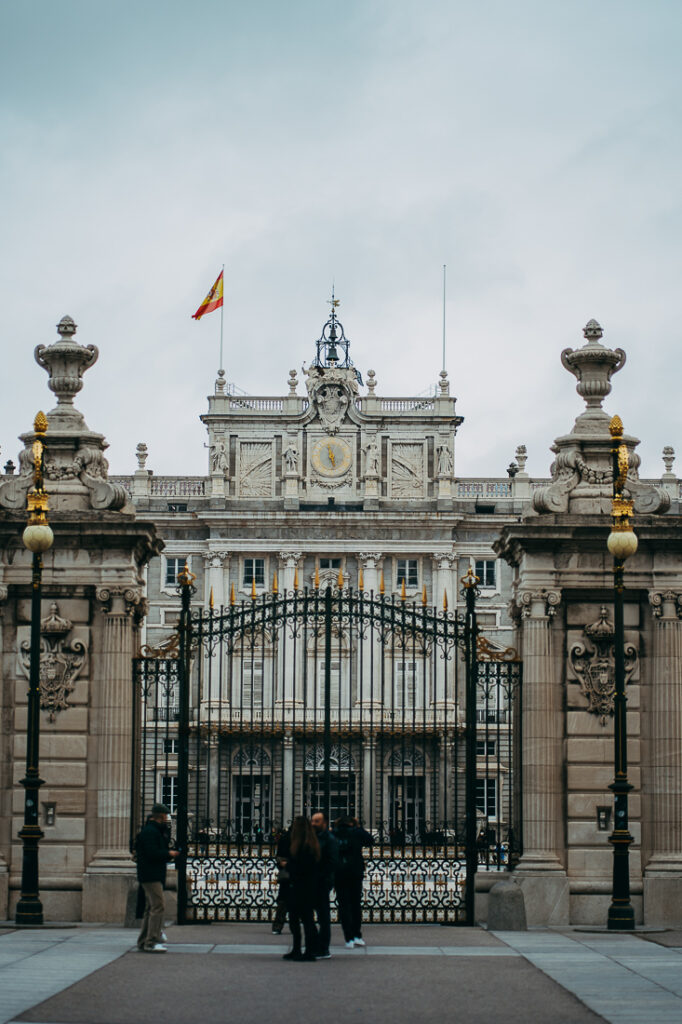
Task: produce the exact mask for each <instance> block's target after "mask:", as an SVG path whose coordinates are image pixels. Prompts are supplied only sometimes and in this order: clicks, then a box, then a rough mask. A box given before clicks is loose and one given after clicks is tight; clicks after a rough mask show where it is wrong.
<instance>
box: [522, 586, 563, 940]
mask: <svg viewBox="0 0 682 1024" xmlns="http://www.w3.org/2000/svg"><path fill="white" fill-rule="evenodd" d="M560 600H561V594H560V592H559V591H557V590H546V589H544V588H543V589H539V590H537V591H524V592H522V593H521V594H520V595H518V596H517V602H518V603H519V604H520V606H521V612H522V619H521V627H522V645H523V857H522V859H521V861H520V862H519V866H518V868H517V877H518V880H519V882H520V883H521V885H522V887H523V891H524V896H525V900H526V916H527V919H528V924H532V925H562V924H568V917H569V889H568V879H567V876H566V871H565V868H564V865H563V862H562V859H561V854H562V852H563V847H564V838H563V820H564V809H563V755H562V737H563V728H562V719H563V702H562V690H561V677H560V674H559V672H558V671H557V662H556V658H555V656H554V651H553V644H552V618H553V616H554V613H555V611H556V608H557V605H558V604H559V602H560Z"/></svg>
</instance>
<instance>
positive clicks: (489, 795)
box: [476, 779, 497, 818]
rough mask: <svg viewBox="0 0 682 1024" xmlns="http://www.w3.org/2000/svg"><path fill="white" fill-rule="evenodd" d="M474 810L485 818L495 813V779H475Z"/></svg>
mask: <svg viewBox="0 0 682 1024" xmlns="http://www.w3.org/2000/svg"><path fill="white" fill-rule="evenodd" d="M476 810H477V812H478V813H479V814H482V815H483V816H484V817H486V818H494V817H496V815H497V779H476Z"/></svg>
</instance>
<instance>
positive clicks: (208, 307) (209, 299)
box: [192, 270, 223, 320]
mask: <svg viewBox="0 0 682 1024" xmlns="http://www.w3.org/2000/svg"><path fill="white" fill-rule="evenodd" d="M222 304H223V271H222V270H221V271H220V273H219V274H218V279H217V281H216V283H215V284H214V285H213V287H212V288H211V290H210V292H209V293H208V295H207V296H206V298H205V299H204V301H203V302H202V303H201V305H200V306H199V308H198V310H197V311H196V313H192V319H193V320H201V318H202V316H203V315H204V313H212V312H213V310H214V309H220V307H221V306H222Z"/></svg>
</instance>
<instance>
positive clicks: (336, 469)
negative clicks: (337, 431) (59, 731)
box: [310, 437, 353, 477]
mask: <svg viewBox="0 0 682 1024" xmlns="http://www.w3.org/2000/svg"><path fill="white" fill-rule="evenodd" d="M310 461H311V462H312V464H313V466H314V467H315V469H316V470H317V472H318V473H319V474H320V476H327V477H334V476H343V475H344V473H347V472H348V470H349V469H350V467H351V463H352V461H353V456H352V453H351V449H350V445H349V444H348V443H347V442H346V441H344V440H343V439H342V438H340V437H321V438H320V439H319V441H316V442H315V444H314V445H313V448H312V451H311V453H310Z"/></svg>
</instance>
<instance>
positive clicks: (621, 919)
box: [606, 903, 635, 932]
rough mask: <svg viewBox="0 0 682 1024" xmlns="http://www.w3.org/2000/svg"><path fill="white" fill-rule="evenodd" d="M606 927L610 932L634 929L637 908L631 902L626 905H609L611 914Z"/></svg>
mask: <svg viewBox="0 0 682 1024" xmlns="http://www.w3.org/2000/svg"><path fill="white" fill-rule="evenodd" d="M606 927H607V928H608V930H609V931H610V932H627V931H632V930H633V929H634V927H635V910H634V907H633V906H631V904H629V903H628V904H626V905H625V906H617V907H614V906H613V904H611V906H610V907H609V915H608V918H607V922H606Z"/></svg>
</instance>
